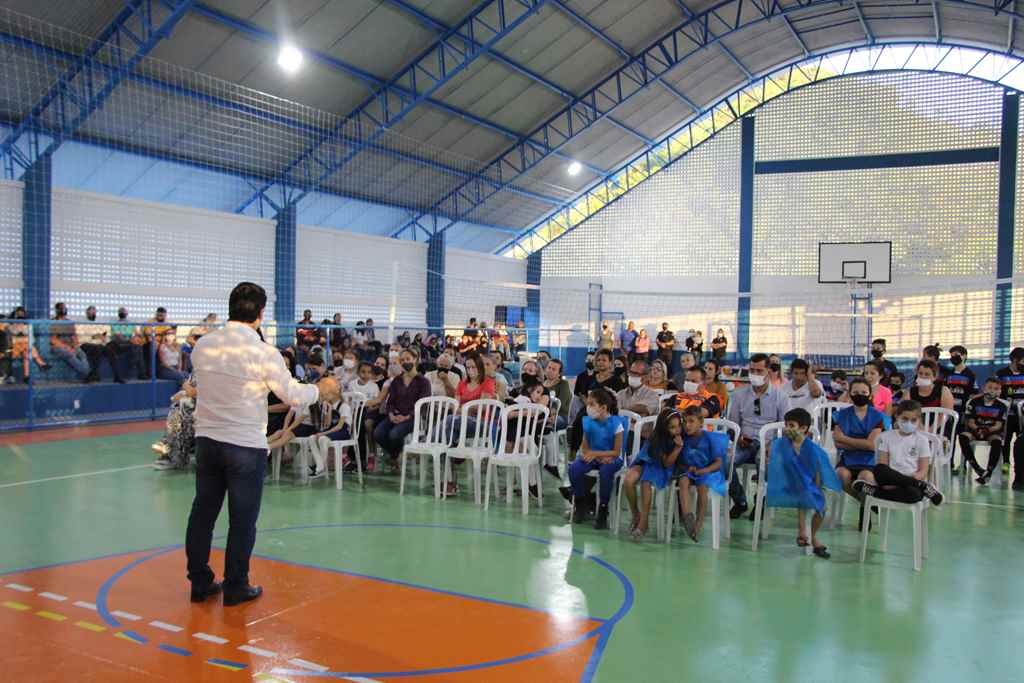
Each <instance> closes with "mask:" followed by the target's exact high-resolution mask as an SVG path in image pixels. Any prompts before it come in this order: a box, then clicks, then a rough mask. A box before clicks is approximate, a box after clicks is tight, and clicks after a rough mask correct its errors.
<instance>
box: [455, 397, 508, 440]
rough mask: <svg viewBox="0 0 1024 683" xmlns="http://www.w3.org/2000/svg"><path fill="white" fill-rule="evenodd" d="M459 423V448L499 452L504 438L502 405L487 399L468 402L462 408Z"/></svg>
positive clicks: (503, 407) (499, 402)
mask: <svg viewBox="0 0 1024 683" xmlns="http://www.w3.org/2000/svg"><path fill="white" fill-rule="evenodd" d="M470 422H472V423H473V424H472V425H470ZM459 423H460V427H459V448H486V449H487V450H489V451H491V452H494V453H497V452H500V448H501V446H502V440H503V439H504V438H505V404H504V403H502V402H501V401H495V400H494V399H489V398H481V399H477V400H476V401H469V402H468V403H465V404H464V405H463V406H462V415H461V419H460V420H459Z"/></svg>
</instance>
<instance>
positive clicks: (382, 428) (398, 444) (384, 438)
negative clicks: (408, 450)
mask: <svg viewBox="0 0 1024 683" xmlns="http://www.w3.org/2000/svg"><path fill="white" fill-rule="evenodd" d="M413 422H414V421H413V420H406V421H405V422H399V423H398V424H395V423H394V422H392V421H391V420H390V419H389V418H387V417H385V418H384V419H383V420H381V422H380V424H378V425H377V428H376V429H374V430H373V440H374V441H376V442H377V444H378V445H379V446H380V447H381V448H383V449H384V451H385V452H386V453H387V454H388V455H390V456H391V457H392V458H397V457H398V456H400V455H401V454H402V449H403V448H405V437H407V436H408V435H409V434H411V433H412V427H413Z"/></svg>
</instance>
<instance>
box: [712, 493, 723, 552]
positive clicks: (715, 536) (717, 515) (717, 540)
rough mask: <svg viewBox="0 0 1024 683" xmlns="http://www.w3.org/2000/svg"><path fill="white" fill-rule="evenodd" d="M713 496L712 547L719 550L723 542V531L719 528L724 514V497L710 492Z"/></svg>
mask: <svg viewBox="0 0 1024 683" xmlns="http://www.w3.org/2000/svg"><path fill="white" fill-rule="evenodd" d="M710 498H711V548H712V550H718V547H719V545H720V544H721V536H720V535H719V534H720V533H721V532H720V530H719V528H718V527H719V522H720V521H721V515H722V497H721V496H716V495H715V494H710Z"/></svg>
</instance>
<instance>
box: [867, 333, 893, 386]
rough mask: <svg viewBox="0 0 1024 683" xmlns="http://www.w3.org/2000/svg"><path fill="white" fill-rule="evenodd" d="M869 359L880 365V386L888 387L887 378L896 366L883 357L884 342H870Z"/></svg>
mask: <svg viewBox="0 0 1024 683" xmlns="http://www.w3.org/2000/svg"><path fill="white" fill-rule="evenodd" d="M871 357H872V358H873V359H874V360H875V361H876V362H878V363H881V364H882V384H883V385H884V386H889V378H890V377H892V375H893V373H895V372H896V370H897V368H896V364H895V363H893V362H892V361H891V360H889V359H888V358H886V357H885V340H884V339H876V340H874V341H873V342H871Z"/></svg>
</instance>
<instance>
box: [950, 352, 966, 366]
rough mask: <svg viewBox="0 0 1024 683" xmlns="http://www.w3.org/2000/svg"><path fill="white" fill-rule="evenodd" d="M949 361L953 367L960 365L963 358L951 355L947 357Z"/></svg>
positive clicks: (958, 355)
mask: <svg viewBox="0 0 1024 683" xmlns="http://www.w3.org/2000/svg"><path fill="white" fill-rule="evenodd" d="M949 359H950V360H951V361H953V365H960V364H961V363H963V362H964V357H963V356H961V355H960V354H953V355H952V356H950V357H949Z"/></svg>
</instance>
